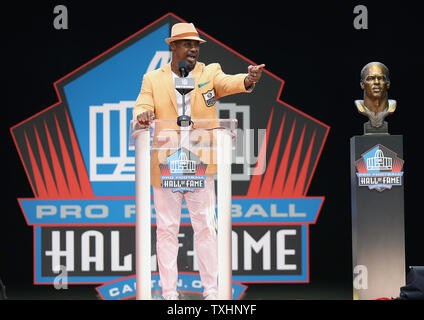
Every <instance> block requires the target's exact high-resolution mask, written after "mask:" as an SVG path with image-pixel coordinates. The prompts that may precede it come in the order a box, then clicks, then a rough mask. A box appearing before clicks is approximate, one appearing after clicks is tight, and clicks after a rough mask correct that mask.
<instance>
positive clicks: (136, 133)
mask: <svg viewBox="0 0 424 320" xmlns="http://www.w3.org/2000/svg"><path fill="white" fill-rule="evenodd" d="M236 131H237V120H235V119H193V120H192V124H191V125H190V126H187V127H179V126H178V125H177V123H176V120H175V119H172V120H167V119H166V120H154V121H153V122H152V123H151V125H150V126H149V127H142V126H140V125H139V124H138V123H136V124H134V123H132V124H131V128H130V135H129V136H130V137H131V139H130V141H129V144H130V146H133V147H134V149H135V159H136V163H135V165H136V241H137V243H136V259H137V263H136V265H137V266H136V270H137V271H136V273H137V274H136V279H137V281H136V282H137V289H136V291H137V299H151V298H152V295H151V292H150V291H151V290H150V289H151V285H150V284H147V285H146V283H147V282H149V281H148V279H151V272H152V268H153V269H156V271H158V270H157V269H158V265H159V264H158V263H157V261H153V260H154V258H155V257H157V256H158V254H159V255H160V252H156V250H157V251H160V248H157V246H156V245H155V243H152V242H156V241H158V238H160V236H159V234H157V229H158V228H155V229H156V230H155V231H154V232H152V229H153V228H151V223H152V222H153V225H154V226H155V227H156V226H157V224H156V223H155V222H157V221H158V220H157V219H158V216H159V215H164V214H166V213H165V211H170V210H174V208H182V210H181V211H182V212H180V216H181V218H180V220H179V223H182V224H183V227H182V228H181V229H180V231H179V232H180V233H179V234H178V237H179V239H178V243H179V246H180V249H181V247H182V248H189V249H190V250H189V251H190V252H191V254H190V255H188V254H187V253H184V250H180V253H181V255H180V254H178V258H177V265H178V271H179V272H183V273H187V272H189V273H193V274H194V273H197V274H199V266H204V265H206V268H208V272H210V274H214V273H217V274H218V277H217V283H218V292H217V298H218V299H225V300H230V299H232V295H233V293H232V265H231V261H232V255H231V247H232V245H231V232H232V228H231V227H232V222H231V195H232V192H231V160H232V153H233V150H234V149H235V146H236V144H235V141H236ZM139 140H143V142H141V141H139ZM214 178H216V182H215V179H214ZM150 186H153V187H155V188H159V189H161V190H166V192H168V193H164V194H167V195H168V196H169V198H168V199H162V200H164V201H165V202H163V205H164V206H167V205H169V206H171V207H172V208H167V209H163V208H162V209H161V208H154V212H155V216H154V217H153V219H152V210H151V209H152V208H151V204H152V202H151V201H150V199H151V196H152V195H151V194H150V192H151V191H150V190H151V189H150ZM174 195H176V196H174ZM171 198H172V199H173V200H172V201H171ZM175 199H181V203H180V204H176V203H174V202H175ZM196 199H199V201H200V199H202V200H201V201H203V202H204V203H205V205H203V206H204V208H202V210H203V211H205V212H206V214H205V213H204V212H203V213H202V214H203V215H204V216H206V218H205V219H206V220H205V222H204V224H207V226H208V230H206V231H202V232H209V233H210V236H208V237H207V238H210V237H212V238H214V239H215V242H213V243H214V244H213V247H208V248H207V249H208V250H207V252H206V254H205V250H203V249H205V247H203V244H199V243H200V241H201V240H196V238H198V239H200V238H201V237H202V236H201V235H197V236H195V235H194V230H193V228H190V225H193V223H192V222H193V221H192V220H193V218H194V219H195V220H196V219H198V218H197V217H192V213H193V212H194V211H195V210H196V209H193V204H192V205H191V206H190V202H191V203H195V202H196V201H197V200H196ZM205 199H207V201H206V202H207V203H206V202H205ZM162 200H161V201H162ZM178 201H179V200H178ZM147 202H149V203H147ZM203 202H202V203H203ZM161 203H162V202H161ZM165 208H166V207H165ZM168 209H170V210H168ZM176 210H180V209H176ZM190 210H192V211H193V212H190ZM149 221H150V222H151V223H150V224H149ZM146 224H147V225H149V226H148V229H149V230H148V229H147V227H146ZM181 231H183V235H181ZM159 232H160V231H159ZM186 233H187V234H186ZM175 236H176V235H175ZM152 240H153V241H152ZM196 241H199V243H198V244H197V246H196V243H195V242H196ZM205 243H206V242H205ZM161 245H162V244H161ZM161 245H160V246H161ZM215 245H216V246H215ZM160 246H159V247H160ZM196 247H199V252H197V251H196ZM200 248H203V249H200ZM201 250H203V251H201ZM214 250H216V257H217V261H216V262H217V263H215V262H213V261H215V259H213V258H212V257H214V254H215V253H214V252H213V251H214ZM149 257H150V259H149ZM199 259H200V260H202V259H203V260H204V261H199ZM205 261H206V263H205ZM199 262H200V263H199ZM200 268H202V267H200ZM203 268H205V267H203ZM209 269H210V270H209ZM199 280H200V281H201V280H202V279H199ZM178 291H181V292H179V293H180V297H184V296H188V299H191V298H190V294H187V293H184V287H182V288H178Z"/></svg>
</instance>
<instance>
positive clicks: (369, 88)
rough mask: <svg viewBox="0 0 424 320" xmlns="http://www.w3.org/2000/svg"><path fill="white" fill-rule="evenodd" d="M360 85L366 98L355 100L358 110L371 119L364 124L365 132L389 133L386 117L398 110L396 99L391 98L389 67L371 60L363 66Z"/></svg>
mask: <svg viewBox="0 0 424 320" xmlns="http://www.w3.org/2000/svg"><path fill="white" fill-rule="evenodd" d="M360 85H361V88H362V90H364V100H355V105H356V108H357V109H358V112H359V113H360V114H362V115H364V116H367V117H368V119H369V122H368V123H365V125H364V131H365V134H373V133H380V134H381V133H383V134H388V130H387V122H385V121H384V119H385V118H386V117H387V116H389V115H391V114H392V113H393V112H394V111H395V110H396V101H395V100H389V99H388V95H387V91H388V89H389V88H390V79H389V69H388V68H387V67H386V66H385V65H384V64H382V63H380V62H370V63H368V64H367V65H365V66H364V67H363V68H362V71H361V81H360Z"/></svg>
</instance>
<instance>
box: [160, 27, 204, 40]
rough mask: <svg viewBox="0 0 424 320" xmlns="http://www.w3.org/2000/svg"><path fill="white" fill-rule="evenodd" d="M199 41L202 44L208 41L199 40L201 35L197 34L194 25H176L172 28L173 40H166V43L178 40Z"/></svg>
mask: <svg viewBox="0 0 424 320" xmlns="http://www.w3.org/2000/svg"><path fill="white" fill-rule="evenodd" d="M185 39H186V40H197V41H199V42H200V43H205V42H206V41H205V40H203V39H201V38H199V33H198V32H197V30H196V28H195V27H194V24H192V23H176V24H174V25H173V26H172V29H171V38H166V39H165V40H166V42H167V43H168V44H170V43H171V42H173V41H177V40H185Z"/></svg>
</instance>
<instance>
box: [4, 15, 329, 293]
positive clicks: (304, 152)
mask: <svg viewBox="0 0 424 320" xmlns="http://www.w3.org/2000/svg"><path fill="white" fill-rule="evenodd" d="M177 22H185V21H183V20H182V19H181V18H179V17H177V16H175V15H174V14H172V13H169V14H166V15H165V16H163V17H161V18H160V19H158V20H156V21H154V22H153V23H151V24H150V25H148V26H147V27H145V28H143V29H142V30H140V31H139V32H137V33H135V34H134V35H132V36H130V37H129V38H127V39H125V40H123V41H122V42H120V43H118V44H117V45H115V46H114V47H112V48H111V49H109V50H107V51H106V52H104V53H103V54H101V55H99V56H98V57H95V58H94V59H92V60H91V61H89V62H87V63H86V64H84V65H83V66H81V67H80V68H78V69H77V70H75V71H73V72H71V73H70V74H68V75H66V76H65V77H63V78H62V79H60V80H58V81H56V82H55V83H54V87H55V90H56V92H57V95H58V102H57V103H56V104H54V105H52V106H50V107H48V108H46V109H44V110H43V111H41V112H40V113H38V114H36V115H34V116H32V117H30V118H29V119H26V120H24V121H23V122H21V123H19V124H17V125H15V126H14V127H12V128H11V133H12V136H13V139H14V142H15V144H16V147H17V151H18V153H19V156H20V158H21V161H22V163H23V165H24V168H25V171H26V174H27V177H28V179H29V181H30V184H31V187H32V190H33V193H34V197H33V198H20V199H18V201H19V204H20V206H21V208H22V212H23V214H24V216H25V219H26V221H27V224H28V225H29V226H32V227H33V230H34V284H50V283H51V284H53V283H54V281H55V278H56V277H57V275H58V273H59V271H60V270H61V266H63V267H64V268H65V270H66V273H67V281H68V283H69V284H99V287H98V288H97V291H98V292H99V294H100V296H101V297H102V298H104V299H128V298H131V297H134V296H135V287H134V286H133V283H134V281H133V280H134V278H133V277H134V273H135V256H134V255H135V228H134V226H135V198H134V195H135V184H134V177H135V167H134V150H132V148H131V147H129V143H128V141H129V136H128V135H129V132H130V120H131V118H132V108H133V107H134V105H135V99H136V97H137V95H138V93H139V90H140V88H141V81H142V78H143V74H144V73H146V72H148V71H151V70H154V69H156V68H158V67H160V66H162V65H164V64H166V63H168V62H169V60H170V57H171V54H170V51H169V47H168V45H167V44H166V42H165V41H164V39H165V38H167V37H169V36H170V30H171V27H172V25H173V24H175V23H177ZM199 33H200V34H201V37H203V38H204V39H206V40H207V43H205V44H202V46H201V52H200V59H199V60H200V61H202V62H204V63H206V64H208V63H212V62H219V63H220V64H221V66H222V68H223V70H224V72H225V73H228V74H235V73H240V72H245V70H247V66H248V65H249V64H254V63H253V62H252V61H250V60H249V59H247V58H245V57H243V56H241V55H240V54H238V53H237V52H235V51H234V50H232V49H231V48H229V47H228V46H226V45H225V44H223V43H220V42H219V41H218V40H216V39H214V38H212V37H211V36H209V35H207V34H206V33H204V32H202V31H201V30H199ZM283 85H284V81H283V80H282V79H281V78H279V77H277V76H276V75H273V74H272V73H271V72H269V71H267V70H265V72H264V74H263V77H262V79H261V83H260V84H259V85H257V87H256V88H255V90H254V92H253V93H252V94H238V95H232V96H228V97H225V98H222V99H220V100H219V101H217V110H218V117H220V118H234V119H237V120H238V123H239V128H241V129H242V131H240V132H242V133H241V134H239V135H238V141H237V148H236V150H235V151H234V154H233V160H234V164H233V165H232V181H233V182H232V188H233V194H234V196H233V203H232V217H233V232H232V240H233V241H232V249H233V261H232V263H233V280H234V283H233V288H234V298H240V297H241V296H242V294H243V292H244V291H245V290H246V285H248V284H249V283H263V282H266V283H276V282H299V283H304V282H309V242H310V239H309V226H310V224H314V223H315V222H316V221H317V219H318V215H319V212H320V209H321V207H322V205H323V202H324V197H323V195H318V196H307V191H308V188H309V184H310V182H311V180H312V177H313V174H314V171H315V168H316V166H317V163H318V160H319V157H320V154H321V152H322V149H323V146H324V143H325V140H326V138H327V135H328V132H329V127H328V126H327V125H325V124H323V123H321V122H320V121H318V120H316V119H314V118H312V117H310V116H308V115H307V114H305V113H303V112H302V111H300V110H298V109H296V108H294V107H292V106H290V105H288V104H286V103H284V102H283V101H281V100H280V99H279V97H280V94H281V92H282V89H283ZM260 129H266V130H260ZM155 215H156V212H155V211H154V207H153V210H152V243H154V242H155V236H156V233H155V227H156V225H155ZM179 239H180V246H181V247H180V251H179V257H178V266H179V270H180V278H179V290H181V291H182V292H184V291H186V292H191V293H199V294H200V289H199V288H198V283H199V279H198V268H197V262H196V256H195V252H194V249H193V231H192V228H191V226H190V218H189V215H188V211H187V209H186V207H185V206H184V205H183V210H182V220H181V229H180V234H179ZM152 270H153V272H157V271H158V270H157V262H156V249H155V246H154V245H152ZM155 277H156V278H157V275H153V276H152V288H153V290H154V291H155V292H159V291H160V287H158V286H157V284H155V283H154V282H155V281H157V279H156V278H155ZM196 286H197V287H196ZM125 288H126V289H125ZM105 290H106V291H105Z"/></svg>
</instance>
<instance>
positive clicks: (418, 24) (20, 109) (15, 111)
mask: <svg viewBox="0 0 424 320" xmlns="http://www.w3.org/2000/svg"><path fill="white" fill-rule="evenodd" d="M150 3H151V4H149V3H148V2H146V1H119V2H113V3H112V2H111V3H109V2H105V1H76V0H74V1H63V0H60V1H59V0H57V1H42V2H41V1H37V2H34V3H25V2H18V4H15V5H14V6H12V7H8V8H7V9H5V10H3V12H2V13H3V15H5V16H4V17H3V19H2V22H3V23H5V26H4V27H3V28H2V31H3V33H4V37H3V38H5V39H6V40H4V39H3V41H2V42H3V43H6V50H4V49H3V52H4V51H6V53H7V55H6V59H3V62H4V67H3V68H5V70H6V74H5V76H4V78H6V88H7V96H6V97H7V100H6V105H5V106H4V105H3V108H4V107H6V113H7V118H6V124H5V125H4V126H3V132H4V134H3V137H4V139H5V140H4V142H3V148H2V156H3V159H7V166H6V167H5V169H6V170H5V171H3V176H2V179H3V181H4V185H5V186H6V189H7V190H6V191H7V196H6V204H5V205H3V210H2V212H1V214H2V220H1V226H0V248H1V251H0V253H1V254H0V277H1V278H2V280H3V282H4V283H5V284H6V286H7V291H8V296H9V298H15V299H34V298H35V299H75V298H77V299H96V293H95V290H94V286H70V287H69V289H68V290H61V291H58V290H55V289H54V288H53V287H52V286H34V285H33V284H32V283H33V271H32V270H33V253H32V251H33V230H32V227H29V226H27V225H26V222H25V220H24V217H23V214H22V212H21V210H20V208H19V206H18V202H17V200H16V199H17V198H18V197H22V198H25V197H32V196H33V193H32V190H31V187H30V185H29V182H28V180H27V177H26V174H25V171H24V168H23V166H22V164H21V161H20V159H19V156H18V153H17V151H16V148H15V146H14V143H13V140H12V138H11V135H10V132H9V128H10V127H12V126H14V125H16V124H17V123H19V122H21V121H23V120H25V119H27V118H29V117H30V116H33V115H35V114H36V113H37V112H40V111H41V110H43V109H45V108H47V107H49V106H51V105H52V104H54V103H56V102H57V101H58V97H57V96H56V93H55V91H54V88H53V82H55V81H57V80H58V79H60V78H62V77H63V76H65V75H67V74H68V73H70V72H72V71H73V70H75V69H77V68H78V67H80V66H81V65H83V64H85V63H86V62H88V61H90V60H91V59H93V58H94V57H96V56H98V55H99V54H101V53H103V52H104V51H106V50H108V49H109V48H111V47H112V46H114V45H115V44H117V43H119V42H121V41H122V40H124V39H126V38H127V37H129V36H130V35H132V34H134V33H135V32H137V31H139V30H140V29H142V28H144V27H145V26H147V25H148V24H150V23H152V22H153V21H155V20H156V19H158V18H160V17H161V16H163V15H165V14H166V13H168V12H172V13H174V14H175V15H177V16H178V17H180V18H182V19H184V20H187V21H189V22H193V23H194V24H195V25H196V27H197V28H199V29H200V30H201V31H203V32H205V33H207V34H208V35H210V36H212V37H214V38H215V39H217V40H219V41H220V42H222V43H224V44H225V45H227V46H229V47H230V48H232V49H234V50H235V51H236V52H238V53H240V54H241V55H243V56H245V57H247V58H249V59H250V60H252V61H254V62H255V63H257V64H260V63H265V64H266V69H267V70H268V71H270V72H272V73H273V74H275V75H277V76H278V77H280V78H282V79H284V80H285V86H284V88H283V91H282V94H281V97H280V98H281V100H283V101H284V102H287V103H288V104H290V105H292V106H294V107H296V108H298V109H299V110H301V111H303V112H305V113H307V114H308V115H310V116H312V117H314V118H316V119H318V120H320V121H322V122H324V123H325V124H327V125H329V126H330V127H331V129H330V133H329V136H328V139H327V142H326V144H325V146H324V149H323V152H322V155H321V159H320V160H319V162H318V166H317V168H316V171H315V175H314V178H313V179H312V183H311V185H310V188H309V192H308V195H310V196H321V195H323V196H325V198H326V200H325V202H324V206H323V208H322V211H321V213H320V216H319V218H318V221H317V223H316V224H315V225H312V226H311V227H310V283H309V284H273V285H269V284H266V285H265V284H256V285H253V284H249V285H248V287H249V288H248V290H247V292H246V296H245V297H246V298H247V299H351V298H352V266H351V260H352V258H351V223H350V219H351V216H350V212H351V207H350V171H349V170H350V163H349V138H350V137H351V136H353V135H360V134H362V123H363V122H364V121H365V120H366V119H365V118H364V117H363V116H361V115H359V114H358V113H357V111H356V108H355V107H354V104H353V101H354V100H355V99H360V98H362V91H361V89H360V87H359V75H360V71H361V68H362V67H363V66H364V65H365V64H366V63H368V62H370V61H380V62H383V63H384V64H386V65H387V66H388V67H389V69H390V76H391V82H392V83H391V88H390V91H389V98H391V99H395V100H397V102H398V109H397V110H396V112H395V113H394V114H393V115H392V116H390V118H388V119H387V120H388V122H389V131H390V133H392V134H402V135H403V136H404V160H405V166H404V171H405V180H404V181H405V229H406V265H407V266H411V265H424V254H423V250H422V244H423V241H422V233H423V231H424V227H423V226H424V218H423V215H424V214H423V212H422V209H421V196H422V193H421V188H422V178H423V175H422V156H421V153H422V151H421V150H420V149H421V148H422V146H423V144H422V141H421V137H420V134H421V127H422V121H423V120H422V111H421V108H422V94H423V90H422V83H423V76H422V70H423V69H424V68H423V66H424V63H423V57H424V55H423V51H422V49H421V43H422V37H423V36H422V35H423V31H424V30H423V29H424V28H423V22H422V13H421V11H420V8H418V7H417V5H415V4H412V3H408V2H406V1H402V2H396V3H393V4H392V3H389V2H380V1H379V2H376V1H373V2H371V1H370V3H367V2H366V1H353V2H348V1H334V2H330V1H326V2H321V1H314V2H313V3H312V2H306V1H305V2H304V1H293V3H289V2H288V1H284V2H281V3H280V2H279V3H278V4H276V3H274V4H271V2H270V3H267V2H265V1H256V2H236V1H233V2H229V1H227V2H226V3H225V2H223V3H220V2H215V1H214V2H201V3H199V2H193V1H190V2H178V3H177V2H175V1H174V2H171V3H166V2H163V1H160V2H159V1H154V2H150ZM153 3H154V5H153ZM59 4H63V5H66V7H67V9H68V14H69V29H68V30H55V29H54V27H53V19H54V17H55V15H54V14H53V8H54V7H55V6H56V5H59ZM358 4H362V5H366V6H367V8H368V30H356V29H354V27H353V20H354V18H355V16H356V14H354V13H353V8H354V7H355V6H356V5H358ZM200 60H201V57H200ZM216 60H217V61H219V57H217V59H216ZM3 70H4V69H3ZM240 72H244V70H241V71H240ZM3 74H4V73H3ZM3 114H4V113H3ZM2 118H3V117H2Z"/></svg>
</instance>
